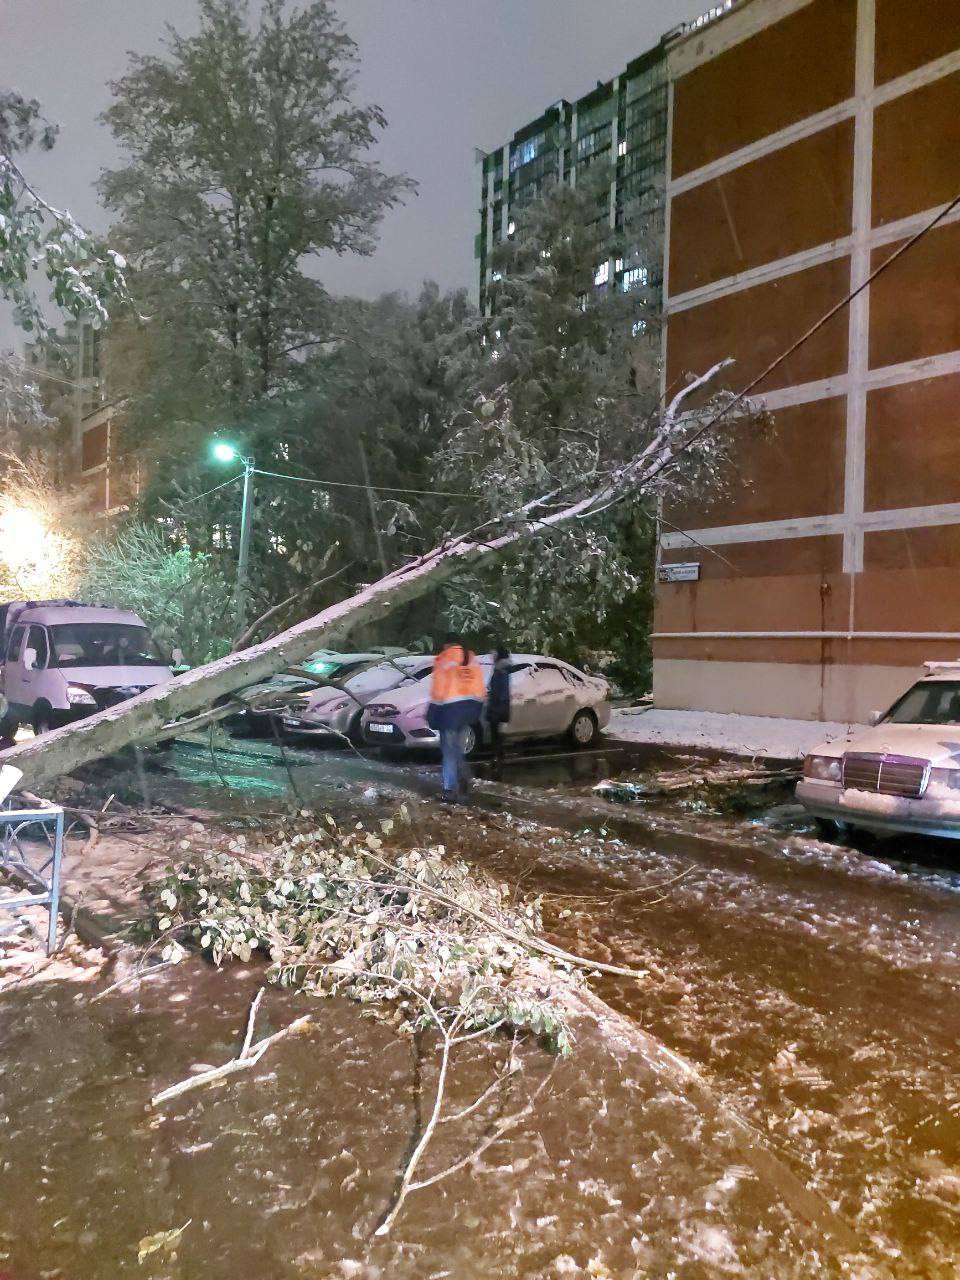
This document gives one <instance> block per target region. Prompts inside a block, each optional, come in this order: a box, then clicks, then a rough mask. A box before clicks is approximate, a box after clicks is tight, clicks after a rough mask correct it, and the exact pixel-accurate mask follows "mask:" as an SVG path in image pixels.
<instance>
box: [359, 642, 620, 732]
mask: <svg viewBox="0 0 960 1280" xmlns="http://www.w3.org/2000/svg"><path fill="white" fill-rule="evenodd" d="M479 662H480V665H481V667H482V668H483V671H484V679H485V680H487V681H489V678H490V671H491V669H492V667H493V659H492V658H490V657H489V656H486V657H481V658H480V659H479ZM608 695H609V689H608V686H607V682H606V680H602V679H600V678H599V677H598V676H588V675H586V673H585V672H583V671H578V670H577V668H576V667H571V666H570V664H569V663H568V662H561V661H560V660H559V659H558V658H545V657H540V656H538V655H536V654H528V653H517V654H514V655H513V663H512V666H511V669H510V721H509V723H508V724H505V725H504V726H503V737H504V738H505V739H506V740H508V741H519V740H522V739H525V738H564V737H566V738H569V739H570V741H571V742H572V743H573V744H574V746H578V747H589V746H590V745H591V743H592V742H594V741H595V740H596V738H597V736H598V734H599V733H600V730H601V729H605V728H606V726H607V725H608V724H609V722H610V703H609V701H608ZM429 702H430V676H429V675H427V676H425V677H424V678H423V679H422V680H419V681H417V682H416V683H415V684H412V685H410V686H409V687H403V688H400V689H396V690H394V691H393V692H392V693H391V694H390V695H389V697H386V698H384V699H382V700H380V699H377V700H375V701H374V702H371V703H370V705H369V706H368V707H367V709H366V711H365V712H364V714H363V719H362V728H363V737H364V740H365V741H366V742H368V743H370V744H371V745H377V746H384V747H403V748H408V749H418V750H423V749H424V748H428V749H434V750H435V749H436V748H437V747H438V746H439V745H440V735H439V734H438V733H437V732H436V730H434V729H431V728H430V726H429V725H428V724H427V707H428V706H429ZM486 732H487V730H486V726H485V724H484V723H483V722H481V723H480V724H479V725H478V726H477V727H476V730H474V729H472V728H471V729H468V731H467V742H466V751H467V754H468V755H469V754H470V753H471V752H472V751H474V750H475V749H476V748H477V747H479V746H482V745H483V742H484V739H485V737H486Z"/></svg>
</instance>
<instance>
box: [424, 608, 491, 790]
mask: <svg viewBox="0 0 960 1280" xmlns="http://www.w3.org/2000/svg"><path fill="white" fill-rule="evenodd" d="M485 696H486V688H485V686H484V682H483V672H482V671H481V670H480V665H479V663H478V662H477V660H476V657H475V656H474V654H472V653H471V652H470V650H469V649H468V648H467V646H466V645H465V644H464V641H463V638H462V636H458V635H452V634H451V635H448V636H447V637H446V638H445V639H444V642H443V645H442V646H441V649H440V652H439V653H438V654H437V656H436V658H435V659H434V663H433V678H432V680H431V682H430V708H429V711H428V713H427V723H428V724H429V725H430V727H431V729H436V730H437V731H438V732H439V734H440V754H441V757H442V759H443V794H442V796H441V799H443V800H445V801H447V802H448V803H450V802H453V801H456V800H458V799H459V798H460V797H461V795H462V794H463V784H464V740H465V737H466V734H465V730H466V728H467V726H468V725H473V724H478V723H479V722H480V717H481V716H482V714H483V702H484V698H485Z"/></svg>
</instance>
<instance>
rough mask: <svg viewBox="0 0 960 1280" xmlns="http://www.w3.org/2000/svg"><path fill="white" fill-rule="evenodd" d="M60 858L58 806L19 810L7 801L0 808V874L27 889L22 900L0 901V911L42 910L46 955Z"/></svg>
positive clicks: (53, 929) (53, 935) (53, 936)
mask: <svg viewBox="0 0 960 1280" xmlns="http://www.w3.org/2000/svg"><path fill="white" fill-rule="evenodd" d="M62 858H63V810H62V809H61V808H60V807H59V806H58V805H53V804H51V805H48V804H43V805H42V806H39V807H35V808H31V809H20V808H17V807H16V805H15V803H14V802H12V801H9V800H8V801H5V802H4V803H3V805H2V806H0V875H2V876H4V877H7V878H9V879H11V880H13V881H15V882H16V883H17V884H19V885H22V886H23V887H24V888H27V889H29V890H30V892H29V893H27V894H25V895H24V896H23V897H15V898H0V911H19V910H21V909H22V908H23V907H46V908H47V912H48V915H49V921H48V924H47V955H50V954H51V952H52V951H53V949H54V947H55V946H56V942H57V921H58V913H59V910H60V863H61V860H62Z"/></svg>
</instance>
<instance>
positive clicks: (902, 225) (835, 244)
mask: <svg viewBox="0 0 960 1280" xmlns="http://www.w3.org/2000/svg"><path fill="white" fill-rule="evenodd" d="M946 208H947V205H946V204H941V205H937V206H936V208H933V209H924V210H923V212H922V213H912V214H910V216H909V217H907V218H900V219H899V220H898V221H896V222H889V223H887V224H886V225H885V226H882V227H873V228H871V230H870V233H869V242H870V247H871V248H872V249H879V248H882V247H883V245H886V244H893V243H894V242H895V241H897V240H905V239H907V238H908V237H909V236H912V235H915V234H916V233H917V232H918V231H920V230H922V229H923V228H924V227H925V226H927V225H928V224H929V223H931V222H932V221H933V220H934V218H935V217H936V216H937V214H939V213H941V212H942V211H943V210H944V209H946ZM951 222H960V206H958V207H957V208H956V209H954V210H952V212H951V213H949V214H947V216H946V217H945V218H943V219H942V221H941V222H940V223H939V225H940V226H943V227H945V226H949V224H950V223H951ZM852 248H853V236H843V237H842V238H841V239H839V240H829V241H827V242H826V243H825V244H820V245H815V246H814V247H813V248H811V249H801V250H800V251H799V252H798V253H791V254H789V255H788V256H787V257H785V258H776V259H774V260H773V261H772V262H764V263H762V264H761V265H760V266H758V267H751V268H749V270H747V271H738V272H737V273H736V274H735V275H732V276H724V277H722V278H721V279H719V280H714V281H712V282H711V283H710V284H704V285H700V286H699V287H698V288H696V289H688V290H687V291H686V293H678V294H675V295H674V297H672V298H671V299H670V302H669V304H668V305H667V306H666V307H665V308H664V311H665V312H666V314H667V315H676V314H677V313H678V312H681V311H689V310H690V308H691V307H699V306H701V305H702V304H703V303H705V302H713V301H714V300H715V299H716V298H724V297H726V296H727V295H728V294H731V293H741V292H742V291H743V290H744V289H752V288H754V287H755V286H756V285H758V284H768V283H770V282H771V281H773V280H779V279H780V278H781V277H782V276H789V275H794V274H795V273H796V272H798V271H805V270H806V269H807V268H808V267H817V266H820V265H821V264H822V263H824V262H832V261H834V260H835V259H837V258H843V257H845V256H846V255H847V254H848V253H850V251H851V249H852Z"/></svg>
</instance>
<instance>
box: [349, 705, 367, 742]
mask: <svg viewBox="0 0 960 1280" xmlns="http://www.w3.org/2000/svg"><path fill="white" fill-rule="evenodd" d="M362 719H363V710H362V709H361V710H359V711H358V712H357V714H356V715H355V716H354V717H353V719H352V720H351V721H350V724H349V725H348V727H347V737H348V738H349V739H350V741H351V742H352V743H353V745H354V746H355V747H362V746H364V741H363V729H362V728H361V726H360V721H361V720H362Z"/></svg>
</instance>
